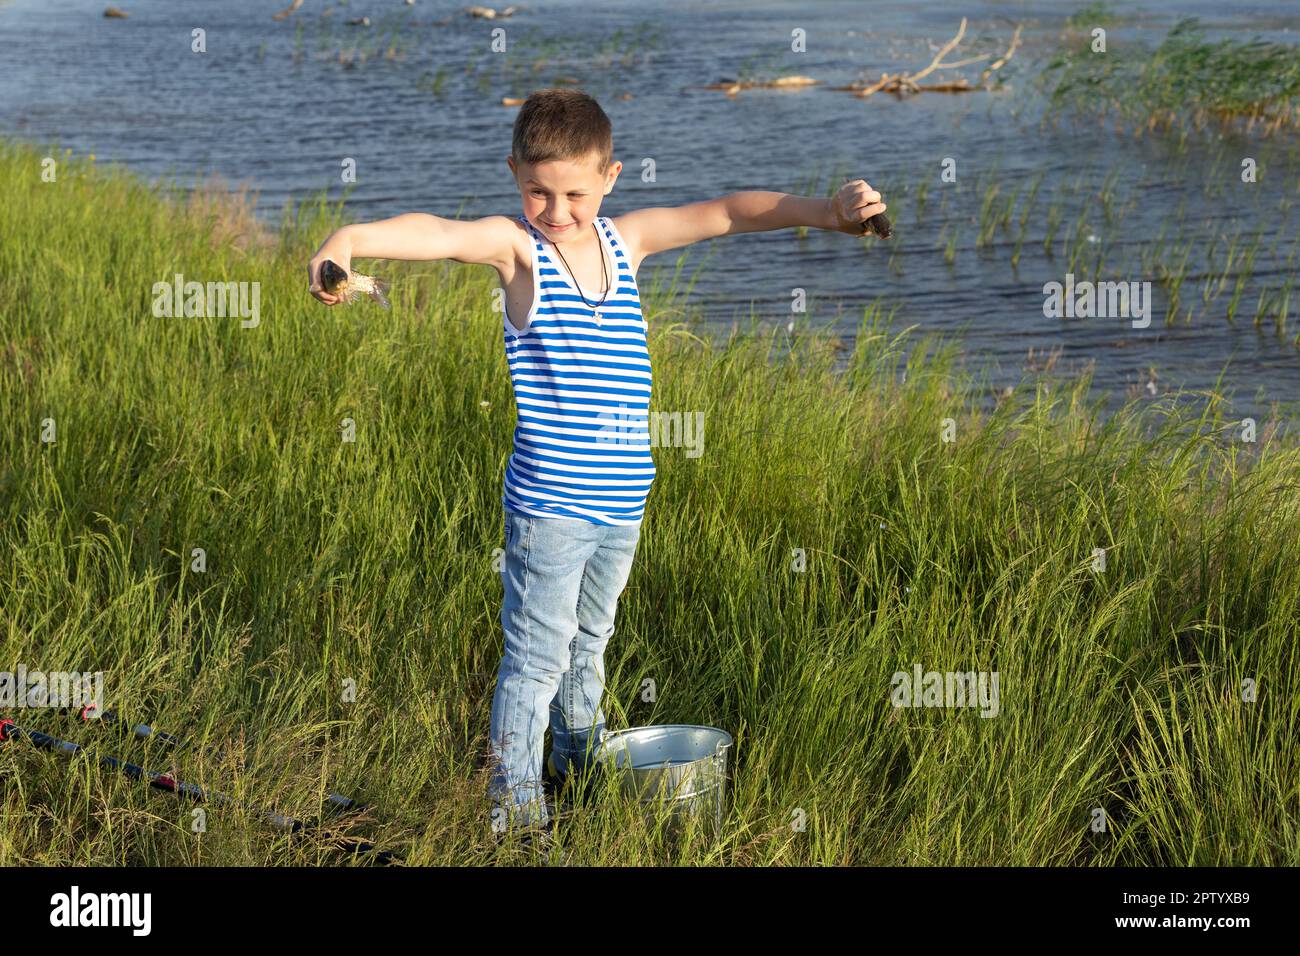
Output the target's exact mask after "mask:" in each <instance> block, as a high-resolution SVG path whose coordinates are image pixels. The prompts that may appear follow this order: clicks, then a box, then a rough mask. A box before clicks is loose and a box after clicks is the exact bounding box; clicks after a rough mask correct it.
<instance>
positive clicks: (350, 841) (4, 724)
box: [0, 718, 401, 864]
mask: <svg viewBox="0 0 1300 956" xmlns="http://www.w3.org/2000/svg"><path fill="white" fill-rule="evenodd" d="M17 737H23V738H26V739H27V740H29V741H31V743H32V744H33V745H34V746H36V747H38V748H39V749H41V750H49V751H53V752H55V753H59V754H62V755H63V756H65V757H70V758H71V757H76V756H77V755H78V754H85V755H86V756H88V757H93V758H94V759H95V760H97V761H98V762H99V765H100V766H102V767H105V768H107V769H109V770H113V771H116V772H118V773H123V774H125V775H126V776H128V777H130V778H131V779H133V780H144V781H146V782H147V783H148V784H149V786H151V787H154V788H156V789H158V790H165V791H167V792H168V793H174V794H176V795H177V796H178V797H186V798H188V799H190V800H193V801H194V802H195V803H207V804H211V805H213V806H228V807H236V808H240V809H244V810H250V811H252V812H253V813H255V814H256V815H257V816H258V817H260V818H261V819H262V821H263V822H265V823H268V824H270V825H271V826H272V827H274V828H276V829H277V830H284V831H286V832H288V833H291V834H293V833H300V834H308V835H316V836H320V837H322V838H324V839H326V840H328V841H330V842H331V843H332V844H333V845H334V846H335V847H336V848H338V849H341V850H348V851H349V852H351V853H353V854H363V853H368V854H373V855H374V858H375V859H377V860H379V861H381V862H383V863H385V864H387V863H391V862H392V861H393V860H396V859H401V857H400V856H399V855H398V854H397V853H395V852H393V851H392V850H384V849H381V848H380V847H378V846H376V845H375V844H373V843H369V842H367V841H365V840H362V839H360V838H358V837H351V836H346V835H344V834H338V833H332V832H330V831H328V830H323V829H321V828H320V827H319V826H317V825H316V824H312V823H307V822H304V821H302V820H295V819H294V818H293V817H290V816H287V815H285V814H280V813H275V812H273V811H271V810H265V809H262V808H260V807H253V806H249V805H248V804H245V803H241V802H240V801H237V800H235V799H234V798H233V797H230V796H227V795H226V794H224V793H218V792H216V791H213V790H204V789H202V788H201V787H198V786H195V785H194V784H192V783H185V782H184V781H181V780H177V779H175V778H174V777H171V776H169V775H168V774H165V773H159V772H158V771H156V770H147V769H145V768H144V767H140V766H137V765H136V764H133V763H128V762H127V761H125V760H120V759H119V758H117V757H112V756H109V755H108V754H101V753H97V752H96V751H95V750H93V749H92V748H90V747H85V746H82V745H81V744H76V743H73V742H72V741H69V740H60V739H59V738H58V737H54V736H51V735H50V734H46V733H42V732H41V731H39V730H32V729H31V728H28V727H21V726H19V725H18V724H17V723H15V722H14V721H12V720H8V719H4V718H0V743H6V742H8V741H9V740H12V739H14V738H17Z"/></svg>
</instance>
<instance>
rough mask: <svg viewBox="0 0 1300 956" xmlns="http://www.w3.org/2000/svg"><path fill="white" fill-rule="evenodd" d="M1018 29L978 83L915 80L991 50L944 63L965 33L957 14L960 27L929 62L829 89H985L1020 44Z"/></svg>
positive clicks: (963, 21) (864, 93)
mask: <svg viewBox="0 0 1300 956" xmlns="http://www.w3.org/2000/svg"><path fill="white" fill-rule="evenodd" d="M1020 30H1021V28H1020V27H1019V26H1017V27H1016V32H1015V33H1014V34H1013V35H1012V37H1011V45H1010V46H1008V47H1007V52H1006V53H1003V54H1002V55H1001V56H1000V57H998V58H997V59H996V60H994V61H993V62H992V63H990V64H989V65H988V66H987V67H985V68H984V72H982V73H981V74H980V82H979V85H975V84H973V83H971V82H970V81H969V80H967V79H966V78H965V77H961V78H959V79H956V80H951V81H949V82H946V83H931V84H928V85H925V86H922V85H921V84H919V83H917V82H916V81H917V80H920V79H924V78H925V77H927V76H929V75H930V74H931V73H933V72H934V71H935V70H952V69H956V68H957V67H962V66H969V65H970V64H972V63H979V62H981V61H983V60H987V59H988V58H989V57H990V56H992V55H993V54H991V53H985V54H983V55H981V56H971V57H967V58H966V59H964V60H957V61H956V62H953V63H945V62H944V61H943V58H944V57H945V56H947V55H948V54H949V53H951V52H952V51H953V50H954V49H955V48H956V47H957V45H958V44H959V43H961V40H962V37H964V36H965V35H966V18H965V17H962V18H961V27H960V28H959V29H958V30H957V35H956V36H955V37H953V38H952V39H951V40H949V41H948V42H947V43H945V44H944V45H943V46H942V47H941V48H940V49H939V52H938V53H937V54H936V55H935V57H934V59H933V60H931V61H930V65H929V66H927V67H925V68H924V69H922V70H918V71H917V72H915V73H892V74H891V73H882V74H880V79H879V80H877V81H876V82H874V83H850V84H849V85H848V86H834V87H831V89H834V90H841V91H845V92H848V93H852V94H853V95H854V96H871V95H872V94H873V93H893V94H894V95H896V96H901V95H902V94H904V93H969V92H972V91H974V90H986V89H988V88H989V87H988V79H989V77H990V76H991V75H992V74H993V73H994V72H995V71H996V70H1000V69H1001V68H1002V67H1003V66H1004V65H1005V64H1006V62H1007V60H1009V59H1011V57H1012V55H1013V54H1014V53H1015V52H1016V47H1018V46H1020Z"/></svg>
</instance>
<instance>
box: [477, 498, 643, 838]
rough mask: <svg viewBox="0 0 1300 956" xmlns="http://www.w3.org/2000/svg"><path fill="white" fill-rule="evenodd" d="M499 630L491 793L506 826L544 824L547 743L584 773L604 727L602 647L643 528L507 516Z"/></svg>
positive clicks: (565, 767) (564, 768) (558, 761)
mask: <svg viewBox="0 0 1300 956" xmlns="http://www.w3.org/2000/svg"><path fill="white" fill-rule="evenodd" d="M505 529H506V547H505V560H504V562H503V565H502V574H501V579H502V584H503V585H504V590H505V594H504V599H503V601H502V604H501V627H502V629H503V631H504V632H505V653H504V655H503V656H502V658H501V667H500V669H499V670H498V671H497V687H496V694H495V695H494V696H493V698H492V723H491V731H490V736H491V747H492V756H493V774H492V782H491V787H490V796H491V798H492V801H493V803H494V805H495V806H496V807H497V808H504V809H505V811H506V812H505V813H503V814H501V815H500V816H499V818H498V819H500V820H501V822H502V824H505V823H510V824H514V823H517V822H523V823H525V824H529V825H543V826H544V825H545V824H546V823H547V820H548V817H547V810H546V802H545V800H544V798H543V794H542V786H541V774H542V742H543V737H544V735H545V732H546V726H547V723H548V719H549V723H550V727H551V743H552V748H551V750H552V758H553V760H554V763H555V769H556V772H557V773H559V774H560V775H561V776H565V775H567V774H568V773H570V772H582V771H583V770H585V769H586V768H587V767H588V766H589V765H590V762H591V757H592V755H593V753H594V751H595V748H596V747H597V746H598V745H599V743H600V732H601V731H602V730H604V728H605V715H604V713H602V711H601V709H600V699H601V695H602V693H603V691H604V686H605V660H604V653H605V646H606V645H607V644H608V643H609V639H610V638H611V637H612V636H613V635H614V613H615V611H616V610H617V607H618V598H619V595H620V594H622V592H623V587H624V585H626V584H627V578H628V574H629V572H630V571H631V570H632V557H633V555H635V553H636V546H637V541H638V540H639V539H640V536H641V523H640V522H637V523H636V524H635V525H598V524H593V523H592V522H590V521H583V520H581V519H576V518H534V517H530V516H528V515H522V514H517V513H515V512H511V511H507V512H506V514H505Z"/></svg>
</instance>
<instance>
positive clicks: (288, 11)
mask: <svg viewBox="0 0 1300 956" xmlns="http://www.w3.org/2000/svg"><path fill="white" fill-rule="evenodd" d="M301 6H302V0H293V3H291V4H289V5H288V6H287V7H285V8H284V9H283V10H281V11H280V12H279V13H276V14H273V15H272V16H271V19H272V20H283V19H284V18H285V17H287V16H289V15H290V14H292V13H293V12H294V11H296V10H297V9H298V8H299V7H301Z"/></svg>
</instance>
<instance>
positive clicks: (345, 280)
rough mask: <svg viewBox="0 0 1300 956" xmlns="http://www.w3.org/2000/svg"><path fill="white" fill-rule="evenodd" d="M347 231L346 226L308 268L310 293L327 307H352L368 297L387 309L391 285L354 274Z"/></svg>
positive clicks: (327, 241) (333, 236)
mask: <svg viewBox="0 0 1300 956" xmlns="http://www.w3.org/2000/svg"><path fill="white" fill-rule="evenodd" d="M346 229H347V227H346V226H345V227H344V228H343V229H340V230H338V231H337V232H335V233H334V234H333V235H331V236H330V237H329V238H328V239H326V240H325V242H324V243H323V244H322V245H321V247H320V248H319V249H318V250H316V255H315V256H313V257H312V260H311V262H309V263H308V264H307V279H308V282H309V285H308V291H309V292H311V294H312V295H314V296H315V297H316V298H318V299H320V301H322V302H324V303H325V304H326V305H335V304H336V303H338V302H347V303H348V304H349V305H351V304H352V303H353V302H355V301H356V299H357V296H360V295H367V296H370V298H372V299H374V300H375V301H376V302H378V303H379V304H380V305H382V306H383V307H384V308H385V309H387V308H388V307H389V306H388V296H387V294H386V293H387V292H388V283H387V282H385V281H384V280H383V279H379V278H376V277H374V276H368V275H362V274H361V273H360V272H353V271H351V269H352V244H351V242H350V241H349V239H348V237H347V235H346V232H345V230H346Z"/></svg>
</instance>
